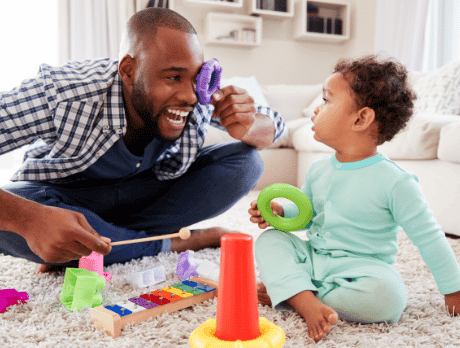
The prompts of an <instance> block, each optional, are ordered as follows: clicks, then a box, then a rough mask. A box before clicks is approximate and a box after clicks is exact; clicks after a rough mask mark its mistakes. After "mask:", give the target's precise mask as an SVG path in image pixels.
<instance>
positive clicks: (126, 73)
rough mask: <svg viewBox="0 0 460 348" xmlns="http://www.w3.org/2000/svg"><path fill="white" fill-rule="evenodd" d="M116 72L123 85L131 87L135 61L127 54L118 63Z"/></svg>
mask: <svg viewBox="0 0 460 348" xmlns="http://www.w3.org/2000/svg"><path fill="white" fill-rule="evenodd" d="M118 72H119V73H120V76H121V79H122V80H123V83H124V84H125V85H127V86H131V85H132V84H133V83H134V72H135V61H134V59H133V58H132V57H131V56H130V55H129V54H127V55H125V56H124V57H123V58H122V59H121V60H120V62H119V63H118Z"/></svg>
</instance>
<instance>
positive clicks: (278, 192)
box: [257, 184, 313, 232]
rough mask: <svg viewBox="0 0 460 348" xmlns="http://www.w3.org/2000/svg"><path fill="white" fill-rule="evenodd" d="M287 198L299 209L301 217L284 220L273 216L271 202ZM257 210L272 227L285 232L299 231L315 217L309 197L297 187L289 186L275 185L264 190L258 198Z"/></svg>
mask: <svg viewBox="0 0 460 348" xmlns="http://www.w3.org/2000/svg"><path fill="white" fill-rule="evenodd" d="M279 197H282V198H286V199H289V200H290V201H291V202H293V203H294V204H295V205H297V207H298V208H299V215H297V216H296V217H293V218H284V217H281V216H278V215H273V212H272V208H271V206H270V202H271V201H272V199H274V198H279ZM257 209H259V211H260V214H261V215H262V217H263V218H264V220H265V221H267V222H268V223H269V224H270V226H272V227H274V228H276V229H277V230H280V231H283V232H291V231H298V230H300V229H301V228H303V227H305V226H306V225H307V224H308V223H309V222H310V220H311V218H312V216H313V207H312V205H311V202H310V200H309V199H308V197H307V195H306V194H305V193H303V192H302V191H300V190H299V189H298V188H297V187H295V186H292V185H288V184H273V185H270V186H267V187H266V188H264V189H263V190H262V191H261V192H260V194H259V196H258V197H257Z"/></svg>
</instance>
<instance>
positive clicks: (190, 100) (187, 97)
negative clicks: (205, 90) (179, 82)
mask: <svg viewBox="0 0 460 348" xmlns="http://www.w3.org/2000/svg"><path fill="white" fill-rule="evenodd" d="M178 98H179V99H180V101H181V102H183V103H184V104H188V105H195V104H196V103H198V96H197V94H196V90H195V85H194V84H193V83H190V84H188V85H187V86H184V87H183V88H182V89H181V90H180V92H179V93H178Z"/></svg>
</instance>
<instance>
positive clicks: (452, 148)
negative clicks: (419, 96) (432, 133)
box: [438, 120, 460, 163]
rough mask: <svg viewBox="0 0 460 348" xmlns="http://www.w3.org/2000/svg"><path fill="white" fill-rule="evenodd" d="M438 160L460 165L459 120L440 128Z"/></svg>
mask: <svg viewBox="0 0 460 348" xmlns="http://www.w3.org/2000/svg"><path fill="white" fill-rule="evenodd" d="M438 158H439V159H441V160H443V161H449V162H455V163H460V120H458V121H456V122H452V123H450V124H448V125H447V126H445V127H442V128H441V134H440V137H439V146H438Z"/></svg>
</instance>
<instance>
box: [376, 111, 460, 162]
mask: <svg viewBox="0 0 460 348" xmlns="http://www.w3.org/2000/svg"><path fill="white" fill-rule="evenodd" d="M456 120H458V116H456V115H442V114H418V115H415V116H414V117H412V118H411V120H410V121H409V122H408V124H407V126H406V128H405V129H403V130H402V131H401V132H400V133H398V134H396V135H395V137H394V138H393V139H392V140H391V141H389V142H386V143H384V144H382V145H380V146H379V147H378V151H379V152H382V153H384V154H385V155H387V156H388V158H390V159H394V160H397V159H411V160H424V159H435V158H437V157H438V145H439V134H440V132H441V128H442V127H444V126H445V125H447V124H449V123H452V122H455V121H456Z"/></svg>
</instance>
